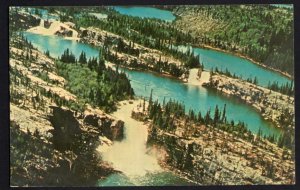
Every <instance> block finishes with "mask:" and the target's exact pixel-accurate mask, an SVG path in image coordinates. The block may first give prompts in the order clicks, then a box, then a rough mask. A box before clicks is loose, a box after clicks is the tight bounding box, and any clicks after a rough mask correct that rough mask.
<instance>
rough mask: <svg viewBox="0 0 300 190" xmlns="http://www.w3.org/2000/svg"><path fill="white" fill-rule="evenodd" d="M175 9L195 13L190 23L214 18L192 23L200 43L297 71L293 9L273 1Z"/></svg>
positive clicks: (270, 65)
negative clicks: (268, 3)
mask: <svg viewBox="0 0 300 190" xmlns="http://www.w3.org/2000/svg"><path fill="white" fill-rule="evenodd" d="M172 10H173V11H175V12H178V13H181V12H182V11H183V14H185V13H189V14H192V15H195V17H196V18H198V19H196V20H195V21H194V22H195V23H193V22H191V23H188V24H191V25H197V23H196V22H200V21H201V19H206V20H209V21H211V25H210V26H207V27H203V26H202V27H201V26H199V27H197V28H196V29H195V27H193V30H197V31H190V32H191V33H193V32H195V33H197V34H199V35H198V36H195V35H193V37H196V38H198V39H199V42H200V43H204V44H208V45H212V46H214V47H219V48H221V49H225V50H229V51H233V52H234V51H239V52H241V53H242V54H244V55H247V56H249V57H251V58H253V59H254V60H256V61H259V62H261V63H262V64H264V65H266V66H268V67H272V68H275V69H279V70H280V71H283V72H287V73H289V74H291V75H293V74H294V45H293V44H294V18H293V10H292V9H290V10H289V9H283V8H277V7H274V6H271V5H201V6H189V7H186V6H176V7H173V9H172ZM199 19H200V20H199ZM179 20H180V18H179ZM220 25H222V26H224V27H219V26H220ZM178 26H180V25H178ZM206 28H209V30H206ZM181 29H182V30H185V31H188V30H189V28H188V27H187V28H181Z"/></svg>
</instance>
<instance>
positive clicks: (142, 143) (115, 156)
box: [98, 102, 162, 177]
mask: <svg viewBox="0 0 300 190" xmlns="http://www.w3.org/2000/svg"><path fill="white" fill-rule="evenodd" d="M137 104H138V103H136V102H135V103H134V104H127V105H122V107H121V108H120V109H119V110H118V111H117V112H115V113H114V114H113V115H114V116H115V117H117V118H118V119H121V120H123V121H124V122H125V128H124V134H125V139H124V140H122V141H121V142H114V144H113V145H112V146H110V147H108V148H105V149H103V148H101V146H100V147H99V148H98V150H99V151H100V153H101V156H102V159H103V160H104V161H107V162H109V163H111V165H112V166H113V168H114V169H116V170H119V171H122V172H123V173H124V174H125V175H126V176H128V177H136V176H144V175H145V174H146V173H147V172H150V173H152V172H159V171H161V170H162V169H161V167H160V166H159V164H158V160H157V156H156V155H154V154H152V155H151V154H148V153H147V152H153V151H149V150H147V147H146V141H147V136H148V130H147V127H146V126H145V125H143V123H142V122H138V121H136V120H134V119H132V118H131V110H132V109H133V107H134V106H136V105H137Z"/></svg>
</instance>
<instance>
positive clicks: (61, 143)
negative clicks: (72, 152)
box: [49, 106, 81, 149]
mask: <svg viewBox="0 0 300 190" xmlns="http://www.w3.org/2000/svg"><path fill="white" fill-rule="evenodd" d="M50 108H51V109H52V115H51V116H50V117H49V120H50V122H51V124H52V126H53V128H54V132H53V143H54V145H56V148H58V149H69V148H70V145H71V143H72V141H73V139H74V137H75V135H76V134H79V133H80V132H81V129H80V125H79V122H78V121H77V120H76V118H75V117H74V113H73V112H72V111H70V110H66V109H62V108H60V107H56V106H50Z"/></svg>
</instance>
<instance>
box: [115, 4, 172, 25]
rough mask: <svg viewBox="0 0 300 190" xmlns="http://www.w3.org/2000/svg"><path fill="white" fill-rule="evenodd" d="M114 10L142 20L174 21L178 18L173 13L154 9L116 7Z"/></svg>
mask: <svg viewBox="0 0 300 190" xmlns="http://www.w3.org/2000/svg"><path fill="white" fill-rule="evenodd" d="M113 8H114V9H115V10H116V11H118V12H119V13H121V14H125V15H129V16H136V17H141V18H157V19H161V20H165V21H173V20H175V18H176V17H175V15H173V13H172V12H170V11H166V10H162V9H157V8H153V7H130V6H116V7H113Z"/></svg>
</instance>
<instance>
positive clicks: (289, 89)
mask: <svg viewBox="0 0 300 190" xmlns="http://www.w3.org/2000/svg"><path fill="white" fill-rule="evenodd" d="M214 73H219V74H222V75H225V76H228V77H231V78H236V79H242V77H241V76H237V75H236V74H235V73H233V74H232V73H230V72H229V71H228V69H225V71H222V70H219V69H218V67H215V69H214V70H213V71H212V72H211V74H214ZM242 80H244V79H242ZM245 81H247V82H250V83H252V84H255V85H257V84H258V79H257V78H256V77H254V78H247V79H246V80H245ZM266 88H268V89H270V90H273V91H275V92H279V93H281V94H285V95H288V96H294V93H295V89H294V81H293V80H292V81H291V82H286V83H285V84H281V85H279V84H278V82H277V81H276V82H273V83H271V82H270V81H269V83H268V86H267V87H266Z"/></svg>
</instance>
